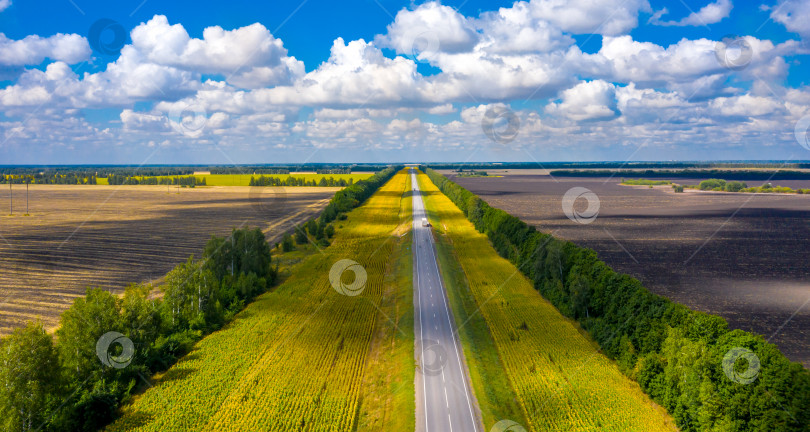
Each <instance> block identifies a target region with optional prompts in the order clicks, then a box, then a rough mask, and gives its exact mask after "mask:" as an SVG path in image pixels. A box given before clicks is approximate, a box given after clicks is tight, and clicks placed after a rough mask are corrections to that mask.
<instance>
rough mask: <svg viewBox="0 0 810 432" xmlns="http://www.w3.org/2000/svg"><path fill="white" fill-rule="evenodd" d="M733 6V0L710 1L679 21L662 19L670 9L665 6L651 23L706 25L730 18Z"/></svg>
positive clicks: (651, 19)
mask: <svg viewBox="0 0 810 432" xmlns="http://www.w3.org/2000/svg"><path fill="white" fill-rule="evenodd" d="M732 7H733V5H732V3H731V0H717V1H716V2H714V3H709V4H707V5H706V6H703V7H702V8H700V10H698V11H697V12H692V13H690V14H689V15H688V16H686V17H684V18H683V19H680V20H678V21H661V19H660V18H661V16H663V15H666V14H667V13H668V12H669V11H668V10H667V9H666V8H664V9H662V10H660V11H658V12H656V13H655V14H654V15H653V16H652V18H650V23H652V24H656V25H661V26H705V25H709V24H714V23H718V22H720V21H722V20H723V19H724V18H728V15H729V14H730V13H731V8H732Z"/></svg>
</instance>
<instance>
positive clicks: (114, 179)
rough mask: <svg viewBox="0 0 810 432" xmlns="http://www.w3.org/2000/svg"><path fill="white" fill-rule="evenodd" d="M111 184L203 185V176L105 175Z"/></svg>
mask: <svg viewBox="0 0 810 432" xmlns="http://www.w3.org/2000/svg"><path fill="white" fill-rule="evenodd" d="M107 183H108V184H111V185H178V186H191V187H194V186H205V177H201V178H197V177H195V176H186V177H132V176H122V175H111V176H109V177H107Z"/></svg>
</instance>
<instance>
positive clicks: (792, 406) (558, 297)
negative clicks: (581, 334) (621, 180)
mask: <svg viewBox="0 0 810 432" xmlns="http://www.w3.org/2000/svg"><path fill="white" fill-rule="evenodd" d="M427 173H428V175H429V176H430V178H431V180H432V181H433V182H434V183H435V184H436V185H437V186H438V187H439V189H441V191H442V192H444V194H445V195H447V196H448V197H449V198H450V199H451V200H452V201H453V202H454V203H455V204H456V205H457V206H458V207H459V208H460V209H461V210H462V211H463V212H464V214H465V215H466V216H467V218H468V219H469V220H470V221H471V222H472V223H473V224H474V225H475V227H476V229H478V231H480V232H482V233H486V234H487V235H488V237H489V238H490V240H491V242H492V244H493V246H494V247H495V249H496V250H497V251H498V253H499V254H500V255H501V256H503V257H505V258H507V259H509V260H510V261H511V262H513V263H514V264H515V265H516V266H517V268H518V269H520V270H521V271H522V272H523V273H524V274H525V275H526V276H527V277H528V278H529V279H530V280H532V281H533V282H534V286H535V288H536V289H537V290H538V291H539V292H540V293H541V294H542V295H543V296H544V297H545V298H547V299H548V300H549V301H551V302H552V303H553V304H554V305H555V306H556V307H557V308H558V309H559V310H560V312H562V313H563V314H565V315H566V316H568V317H571V318H574V319H576V320H578V321H579V322H580V324H581V325H582V327H583V328H585V329H586V330H587V331H588V332H589V333H590V334H591V335H592V337H593V338H594V339H595V340H596V341H597V342H598V343H599V345H600V346H601V348H602V350H603V352H604V353H605V354H606V355H608V356H610V357H611V358H613V359H615V360H616V361H617V362H618V364H619V366H620V368H621V369H622V371H623V372H624V373H625V374H627V375H628V376H630V377H631V378H633V379H635V380H636V381H638V383H639V384H640V385H641V387H642V388H643V389H644V391H645V392H647V394H649V395H650V396H651V397H652V398H653V399H654V400H655V401H656V402H658V403H659V404H661V405H662V406H664V407H665V408H666V409H667V410H668V411H669V413H670V414H672V416H673V417H674V418H675V420H676V422H677V424H678V426H679V427H680V429H681V430H682V431H763V432H764V431H777V430H778V431H807V430H810V409H808V408H810V372H808V370H807V369H805V368H803V367H802V365H800V364H798V363H793V362H790V361H789V360H788V359H787V358H786V357H785V356H784V355H783V354H782V353H781V352H780V351H779V350H778V349H777V348H776V346H774V345H772V344H770V343H767V342H766V341H765V339H764V338H762V337H761V336H759V335H754V334H751V333H748V332H744V331H740V330H729V328H728V324H727V323H726V321H725V320H724V319H723V318H721V317H718V316H714V315H709V314H705V313H702V312H696V311H692V310H690V309H688V308H686V307H685V306H683V305H679V304H676V303H673V302H672V301H670V300H668V299H666V298H664V297H661V296H658V295H655V294H653V293H651V292H649V291H648V290H647V289H646V288H644V287H643V286H642V285H641V283H640V282H639V281H638V280H636V279H633V278H631V277H630V276H628V275H624V274H619V273H616V272H615V271H613V270H612V269H611V268H610V267H608V266H607V265H606V264H605V263H604V262H602V261H600V260H599V259H598V258H597V255H596V253H595V252H594V251H593V250H590V249H586V248H583V247H580V246H577V245H575V244H573V243H571V242H567V241H563V240H559V239H556V238H554V237H552V236H550V235H548V234H543V233H540V232H538V231H537V230H536V229H535V228H534V227H531V226H528V225H527V224H526V223H524V222H523V221H521V220H520V219H518V218H516V217H514V216H512V215H510V214H508V213H506V212H504V211H503V210H500V209H496V208H493V207H490V206H489V205H488V204H487V203H485V202H484V201H483V200H481V199H480V198H478V197H477V196H475V195H474V194H472V193H471V192H469V191H468V190H466V189H464V188H462V187H460V186H458V185H457V184H455V183H453V182H451V181H449V180H448V179H447V178H445V177H444V176H442V175H441V174H439V173H437V172H436V171H433V170H430V169H428V170H427ZM746 360H747V361H746Z"/></svg>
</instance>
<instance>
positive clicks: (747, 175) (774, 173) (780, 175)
mask: <svg viewBox="0 0 810 432" xmlns="http://www.w3.org/2000/svg"><path fill="white" fill-rule="evenodd" d="M549 174H551V175H552V176H557V177H609V176H614V177H646V178H650V177H654V178H697V179H703V178H723V179H728V180H763V181H768V180H803V179H810V172H805V171H790V170H787V171H785V170H719V169H710V170H707V169H702V170H697V169H684V170H644V171H638V170H637V171H632V170H607V171H606V170H584V171H578V170H556V171H550V172H549Z"/></svg>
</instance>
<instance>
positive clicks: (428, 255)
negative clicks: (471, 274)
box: [411, 171, 481, 432]
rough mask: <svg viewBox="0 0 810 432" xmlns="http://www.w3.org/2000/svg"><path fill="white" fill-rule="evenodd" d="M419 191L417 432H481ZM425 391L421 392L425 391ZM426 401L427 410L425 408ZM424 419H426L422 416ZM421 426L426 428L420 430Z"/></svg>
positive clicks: (416, 229)
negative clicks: (423, 220) (424, 225)
mask: <svg viewBox="0 0 810 432" xmlns="http://www.w3.org/2000/svg"><path fill="white" fill-rule="evenodd" d="M411 182H412V185H413V233H414V234H413V250H414V297H415V298H414V303H415V305H416V307H415V310H414V319H415V320H416V323H417V326H416V327H415V331H416V337H415V340H416V346H415V351H416V357H417V359H416V360H417V372H416V392H417V395H419V394H421V396H422V397H421V398H419V397H418V396H417V406H416V409H417V416H416V419H417V430H418V431H419V430H422V431H425V432H479V431H480V430H481V427H480V425H479V424H478V420H477V418H476V416H475V414H474V412H476V411H477V410H475V409H474V408H473V400H474V399H473V397H472V396H471V393H470V388H469V385H468V381H467V375H466V369H465V367H464V362H463V360H462V358H463V356H464V353H463V352H462V351H461V344H460V342H459V341H458V340H457V339H456V335H455V322H454V321H453V317H452V315H451V313H450V308H449V305H448V303H447V296H446V295H445V290H444V284H443V283H442V280H441V276H439V268H438V264H437V262H436V252H435V249H434V245H433V237H432V235H431V232H430V227H423V226H422V218H424V217H426V216H425V207H424V202H423V201H422V195H421V192H420V191H419V186H418V184H417V182H416V174H415V173H413V171H412V174H411ZM420 387H421V388H420ZM420 399H421V404H420V403H419V402H420ZM420 414H421V415H420ZM420 423H421V424H420Z"/></svg>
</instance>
